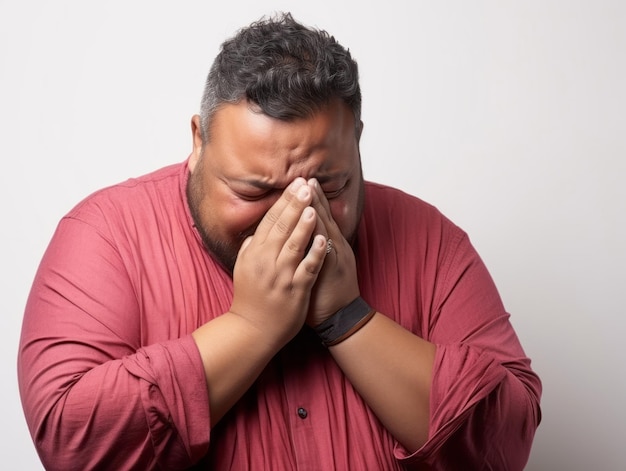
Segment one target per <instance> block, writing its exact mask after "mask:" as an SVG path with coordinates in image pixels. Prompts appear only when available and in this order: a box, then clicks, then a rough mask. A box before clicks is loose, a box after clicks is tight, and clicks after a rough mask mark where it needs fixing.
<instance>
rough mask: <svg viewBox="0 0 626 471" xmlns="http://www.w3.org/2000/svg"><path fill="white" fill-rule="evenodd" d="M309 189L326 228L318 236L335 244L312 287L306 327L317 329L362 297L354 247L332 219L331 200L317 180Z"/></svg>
mask: <svg viewBox="0 0 626 471" xmlns="http://www.w3.org/2000/svg"><path fill="white" fill-rule="evenodd" d="M308 185H309V187H310V188H311V190H312V191H313V199H312V202H311V206H313V208H315V210H316V211H317V215H318V220H319V221H320V222H318V224H321V225H322V226H323V228H322V229H318V232H319V233H322V234H324V235H325V236H326V237H327V238H330V239H332V244H333V248H332V249H331V250H330V252H329V253H328V254H327V255H326V258H325V260H324V266H323V267H322V270H321V272H320V274H319V276H318V277H317V281H316V283H315V286H314V287H313V295H312V297H311V302H310V307H309V313H308V316H307V319H306V323H307V324H309V325H310V326H313V327H314V326H316V325H318V324H320V323H321V322H323V321H324V320H326V319H327V318H328V317H330V316H331V315H333V314H334V313H335V312H337V311H338V310H339V309H341V308H342V307H345V306H347V305H348V304H349V303H350V302H351V301H353V300H354V299H355V298H356V297H357V296H359V294H360V291H359V284H358V279H357V272H356V259H355V257H354V252H353V251H352V247H351V246H350V243H349V242H348V241H347V240H346V239H345V237H344V236H343V234H342V233H341V229H340V228H339V226H338V225H337V223H336V222H335V220H334V219H333V217H332V213H331V211H330V205H329V203H328V200H327V199H326V196H325V195H324V192H323V191H322V189H321V187H320V185H319V183H318V182H317V180H315V179H311V180H309V181H308ZM324 249H326V246H325V247H324Z"/></svg>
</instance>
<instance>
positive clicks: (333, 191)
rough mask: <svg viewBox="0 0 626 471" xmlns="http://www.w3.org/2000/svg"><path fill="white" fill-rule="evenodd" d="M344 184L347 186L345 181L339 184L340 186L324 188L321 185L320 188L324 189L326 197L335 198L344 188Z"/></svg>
mask: <svg viewBox="0 0 626 471" xmlns="http://www.w3.org/2000/svg"><path fill="white" fill-rule="evenodd" d="M346 186H348V185H347V183H346V184H344V185H343V186H341V188H337V189H326V188H324V187H322V190H323V191H324V195H326V199H329V200H332V199H333V198H337V197H338V196H339V195H341V193H343V191H344V190H345V189H346Z"/></svg>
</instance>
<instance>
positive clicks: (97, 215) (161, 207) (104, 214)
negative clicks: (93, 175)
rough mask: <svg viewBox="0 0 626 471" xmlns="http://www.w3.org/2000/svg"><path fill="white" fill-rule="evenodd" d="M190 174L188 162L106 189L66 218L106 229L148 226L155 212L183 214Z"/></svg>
mask: <svg viewBox="0 0 626 471" xmlns="http://www.w3.org/2000/svg"><path fill="white" fill-rule="evenodd" d="M186 173H187V163H186V161H185V162H182V163H177V164H173V165H169V166H167V167H163V168H161V169H158V170H156V171H154V172H150V173H148V174H145V175H142V176H139V177H135V178H129V179H128V180H126V181H124V182H120V183H117V184H114V185H111V186H108V187H105V188H102V189H100V190H98V191H95V192H94V193H92V194H90V195H89V196H87V197H86V198H84V199H83V200H82V201H80V202H79V203H78V204H77V205H76V206H74V208H72V209H71V210H70V211H69V212H68V213H67V214H66V215H65V217H64V219H66V220H67V219H73V220H79V221H81V222H84V223H86V224H89V225H91V226H93V227H95V228H96V229H100V230H104V229H110V228H111V227H112V226H116V225H120V224H121V225H127V224H133V225H141V224H145V223H146V222H147V220H149V219H150V215H154V214H155V213H163V212H165V213H170V212H175V213H176V212H179V211H180V209H182V208H184V203H183V201H184V199H183V195H184V183H185V181H186Z"/></svg>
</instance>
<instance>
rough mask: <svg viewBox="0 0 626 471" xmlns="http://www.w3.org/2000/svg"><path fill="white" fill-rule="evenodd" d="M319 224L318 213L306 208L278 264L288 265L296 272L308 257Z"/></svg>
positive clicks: (285, 245) (283, 248)
mask: <svg viewBox="0 0 626 471" xmlns="http://www.w3.org/2000/svg"><path fill="white" fill-rule="evenodd" d="M317 224H318V221H317V213H316V211H315V210H314V209H313V208H312V207H310V206H307V207H306V208H304V210H303V211H302V214H301V215H300V220H299V221H298V224H297V225H296V226H295V227H294V229H293V231H292V232H291V235H290V236H289V238H288V239H287V240H286V241H285V244H284V245H283V247H282V249H281V252H280V254H279V256H278V260H277V262H278V264H280V265H282V264H286V265H287V266H289V267H291V269H292V270H295V268H296V267H297V265H298V264H299V263H300V262H301V261H302V259H303V258H304V256H305V255H306V251H307V249H308V247H309V243H310V241H311V237H312V236H313V234H314V230H315V227H316V225H317Z"/></svg>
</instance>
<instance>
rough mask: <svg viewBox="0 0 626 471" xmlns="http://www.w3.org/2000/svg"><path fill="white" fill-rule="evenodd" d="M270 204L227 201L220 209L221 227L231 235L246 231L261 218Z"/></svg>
mask: <svg viewBox="0 0 626 471" xmlns="http://www.w3.org/2000/svg"><path fill="white" fill-rule="evenodd" d="M270 206H271V205H268V204H263V203H262V202H259V201H255V202H247V201H241V200H232V201H229V202H228V204H224V205H222V206H221V210H220V211H221V217H220V220H221V221H222V222H223V225H222V226H223V229H224V230H225V231H227V232H228V233H230V234H231V235H235V234H240V233H242V232H246V231H248V230H249V229H250V228H251V227H254V226H256V225H257V224H258V223H259V221H260V220H261V219H263V216H265V213H266V212H267V210H268V209H269V208H270ZM218 230H219V229H218Z"/></svg>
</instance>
